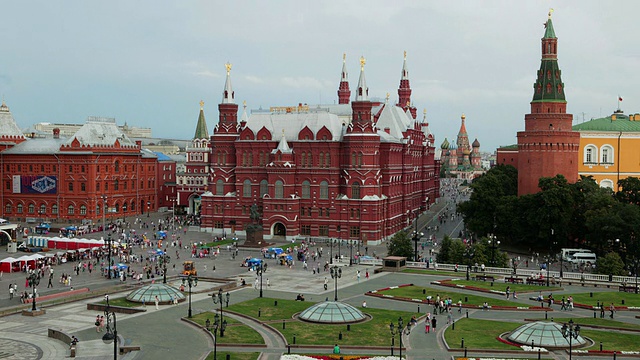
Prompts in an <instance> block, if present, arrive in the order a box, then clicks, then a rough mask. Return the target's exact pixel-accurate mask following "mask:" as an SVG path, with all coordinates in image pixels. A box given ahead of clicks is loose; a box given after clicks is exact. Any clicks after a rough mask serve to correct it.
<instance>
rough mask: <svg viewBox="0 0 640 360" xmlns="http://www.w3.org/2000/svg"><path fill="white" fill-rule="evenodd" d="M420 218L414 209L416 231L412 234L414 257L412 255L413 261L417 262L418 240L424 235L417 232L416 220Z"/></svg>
mask: <svg viewBox="0 0 640 360" xmlns="http://www.w3.org/2000/svg"><path fill="white" fill-rule="evenodd" d="M419 218H420V215H419V213H418V210H417V209H416V229H415V230H414V232H413V239H412V240H413V251H414V253H413V254H414V255H413V261H418V241H420V238H421V237H422V236H424V233H421V232H418V219H419Z"/></svg>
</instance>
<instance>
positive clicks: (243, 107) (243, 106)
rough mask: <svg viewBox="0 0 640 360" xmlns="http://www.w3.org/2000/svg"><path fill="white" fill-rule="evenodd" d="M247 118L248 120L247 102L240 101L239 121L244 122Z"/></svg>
mask: <svg viewBox="0 0 640 360" xmlns="http://www.w3.org/2000/svg"><path fill="white" fill-rule="evenodd" d="M247 120H249V116H247V102H246V101H243V102H242V116H241V117H240V122H241V123H245V124H246V123H247Z"/></svg>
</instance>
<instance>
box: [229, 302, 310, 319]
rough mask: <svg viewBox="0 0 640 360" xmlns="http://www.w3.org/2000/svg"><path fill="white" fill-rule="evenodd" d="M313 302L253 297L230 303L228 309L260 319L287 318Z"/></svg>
mask: <svg viewBox="0 0 640 360" xmlns="http://www.w3.org/2000/svg"><path fill="white" fill-rule="evenodd" d="M275 301H277V302H278V306H275V305H274V302H275ZM313 304H314V303H312V302H309V301H295V300H282V299H271V298H255V299H253V300H249V301H244V302H241V303H238V304H233V305H230V306H229V310H231V311H235V312H238V313H241V314H244V315H247V316H251V317H253V318H256V319H257V320H260V321H270V320H282V319H286V320H289V319H291V318H292V317H293V314H295V313H298V312H300V311H302V310H304V309H306V308H308V307H309V306H311V305H313ZM258 310H259V311H260V317H258Z"/></svg>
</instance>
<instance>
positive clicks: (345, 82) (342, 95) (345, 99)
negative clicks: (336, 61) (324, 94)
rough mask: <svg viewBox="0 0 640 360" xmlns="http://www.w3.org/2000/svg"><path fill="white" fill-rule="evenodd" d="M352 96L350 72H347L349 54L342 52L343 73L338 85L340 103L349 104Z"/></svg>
mask: <svg viewBox="0 0 640 360" xmlns="http://www.w3.org/2000/svg"><path fill="white" fill-rule="evenodd" d="M350 97H351V90H350V89H349V73H347V54H342V74H341V76H340V85H339V86H338V104H348V103H349V98H350Z"/></svg>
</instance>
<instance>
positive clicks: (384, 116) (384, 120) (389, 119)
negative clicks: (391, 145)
mask: <svg viewBox="0 0 640 360" xmlns="http://www.w3.org/2000/svg"><path fill="white" fill-rule="evenodd" d="M412 123H413V118H412V117H411V115H407V113H405V112H404V110H403V109H402V108H401V107H398V106H393V105H391V104H388V103H387V104H385V106H384V108H383V109H382V112H381V113H380V117H379V118H378V121H377V122H376V124H375V125H376V128H378V129H380V130H384V129H386V128H389V134H390V135H391V136H393V137H395V138H397V139H403V138H404V137H405V136H404V134H403V133H404V132H405V131H407V129H409V128H411V124H412Z"/></svg>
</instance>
